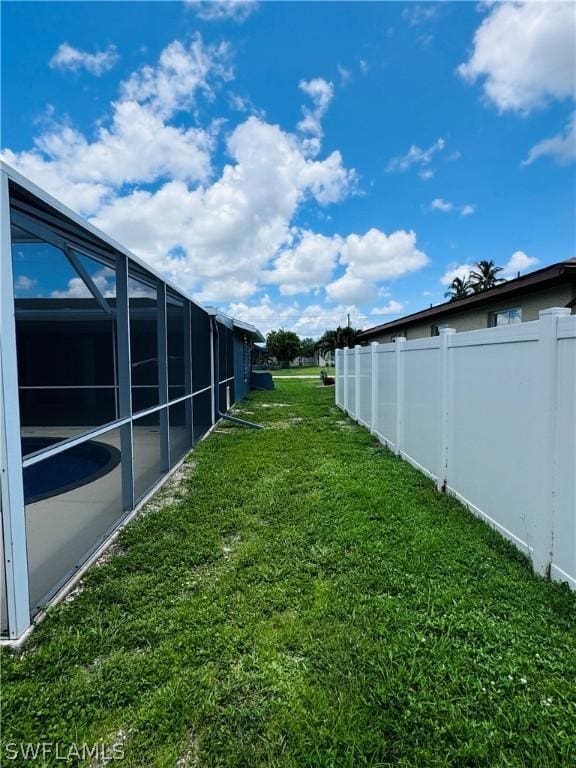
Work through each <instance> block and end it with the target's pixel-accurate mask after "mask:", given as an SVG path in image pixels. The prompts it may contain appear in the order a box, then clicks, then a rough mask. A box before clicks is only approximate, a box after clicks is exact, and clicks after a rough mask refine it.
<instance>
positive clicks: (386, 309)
mask: <svg viewBox="0 0 576 768" xmlns="http://www.w3.org/2000/svg"><path fill="white" fill-rule="evenodd" d="M403 310H404V304H402V302H400V301H395V300H394V299H390V301H389V302H388V303H387V304H384V306H382V307H374V308H373V309H372V310H371V311H370V314H371V315H373V316H374V317H379V316H383V315H399V314H401V312H402V311H403Z"/></svg>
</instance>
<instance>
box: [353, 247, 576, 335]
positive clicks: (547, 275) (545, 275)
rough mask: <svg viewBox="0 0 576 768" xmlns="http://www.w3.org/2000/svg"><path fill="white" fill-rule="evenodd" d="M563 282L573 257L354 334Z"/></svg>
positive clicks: (574, 275) (572, 275) (572, 274)
mask: <svg viewBox="0 0 576 768" xmlns="http://www.w3.org/2000/svg"><path fill="white" fill-rule="evenodd" d="M566 281H574V282H576V258H574V259H567V260H566V261H559V262H558V263H556V264H551V265H550V266H548V267H543V268H542V269H537V270H536V271H535V272H530V273H529V274H528V275H522V277H516V278H514V279H513V280H507V281H506V282H505V283H501V284H500V285H497V286H495V287H494V288H490V289H488V290H487V291H482V292H481V293H474V294H472V295H470V296H467V297H466V298H464V299H457V300H456V301H446V302H444V303H443V304H437V305H436V306H434V307H429V308H428V309H422V310H420V311H419V312H414V313H412V314H411V315H404V317H399V318H398V319H397V320H392V321H391V322H389V323H382V324H381V325H375V326H374V327H372V328H366V329H365V330H363V331H360V333H359V334H358V337H359V339H361V340H362V339H364V340H365V339H368V338H370V336H374V335H376V334H378V333H382V332H387V331H394V330H396V329H398V328H405V327H406V326H407V325H411V324H412V323H416V322H419V321H421V320H430V321H433V320H435V319H439V318H443V317H449V316H450V315H452V314H456V313H457V312H461V311H462V310H463V309H468V308H471V307H475V306H478V305H482V304H491V303H494V302H496V301H500V300H501V299H505V298H506V297H508V296H514V295H516V294H519V293H522V292H528V291H532V290H538V289H541V288H547V287H551V286H553V285H556V284H558V283H563V282H566Z"/></svg>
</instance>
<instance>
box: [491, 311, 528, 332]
mask: <svg viewBox="0 0 576 768" xmlns="http://www.w3.org/2000/svg"><path fill="white" fill-rule="evenodd" d="M521 322H522V310H521V309H520V307H513V308H512V309H502V310H500V311H499V312H489V313H488V327H489V328H496V327H497V326H500V325H513V324H514V323H521Z"/></svg>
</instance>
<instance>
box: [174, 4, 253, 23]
mask: <svg viewBox="0 0 576 768" xmlns="http://www.w3.org/2000/svg"><path fill="white" fill-rule="evenodd" d="M185 2H186V4H187V5H189V6H190V7H191V8H193V10H194V11H195V12H196V15H197V16H198V18H199V19H202V20H203V21H236V22H239V23H241V22H243V21H246V19H247V18H248V16H250V14H251V13H253V12H254V11H255V10H256V8H257V7H258V2H256V0H185Z"/></svg>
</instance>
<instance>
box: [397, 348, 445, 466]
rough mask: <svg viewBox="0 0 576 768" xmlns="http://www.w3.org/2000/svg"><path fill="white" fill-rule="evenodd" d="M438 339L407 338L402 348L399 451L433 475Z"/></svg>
mask: <svg viewBox="0 0 576 768" xmlns="http://www.w3.org/2000/svg"><path fill="white" fill-rule="evenodd" d="M438 350H439V343H438V339H437V338H435V339H425V340H424V342H423V343H419V344H415V342H412V343H411V342H408V343H407V344H406V351H405V352H404V435H403V438H404V439H403V443H402V444H401V451H402V455H403V456H405V457H406V458H407V459H408V460H409V461H410V462H411V463H412V464H416V465H417V466H418V468H419V469H421V470H422V471H423V472H425V473H426V474H427V475H429V476H430V477H433V478H434V479H436V477H437V472H438V466H437V465H438V456H439V445H440V394H441V391H440V387H441V380H440V376H441V371H440V355H439V354H438Z"/></svg>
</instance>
